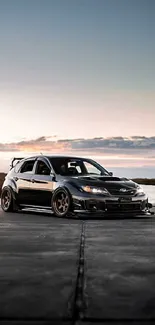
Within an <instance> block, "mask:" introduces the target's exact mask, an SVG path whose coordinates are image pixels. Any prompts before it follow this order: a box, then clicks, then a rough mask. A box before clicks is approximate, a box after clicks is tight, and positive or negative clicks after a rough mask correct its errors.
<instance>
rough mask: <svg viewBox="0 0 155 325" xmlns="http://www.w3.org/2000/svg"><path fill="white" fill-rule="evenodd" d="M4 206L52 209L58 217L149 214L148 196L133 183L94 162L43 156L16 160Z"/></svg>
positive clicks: (6, 184) (7, 180) (5, 188)
mask: <svg viewBox="0 0 155 325" xmlns="http://www.w3.org/2000/svg"><path fill="white" fill-rule="evenodd" d="M15 162H16V163H15ZM1 206H2V209H3V210H4V211H5V212H9V211H15V210H17V209H22V208H38V209H52V211H53V212H54V214H55V215H56V216H66V215H69V214H73V213H75V212H102V213H103V215H105V214H107V213H111V212H114V213H121V212H123V214H124V213H128V212H130V213H132V212H133V213H136V214H139V213H145V212H148V211H149V203H148V198H147V196H146V194H145V193H144V192H143V189H142V188H141V187H140V186H139V185H138V184H136V183H135V182H133V181H132V180H129V179H126V178H119V177H114V176H113V174H112V173H111V172H108V171H107V170H106V169H105V168H103V167H102V166H101V165H99V164H98V163H97V162H95V161H94V160H92V159H86V158H78V157H65V156H43V155H41V156H35V157H31V158H26V159H23V158H14V159H13V161H12V164H11V169H10V171H9V173H8V174H7V176H6V178H5V181H4V184H3V186H2V194H1Z"/></svg>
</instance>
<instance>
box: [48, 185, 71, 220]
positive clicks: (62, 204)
mask: <svg viewBox="0 0 155 325" xmlns="http://www.w3.org/2000/svg"><path fill="white" fill-rule="evenodd" d="M52 210H53V212H54V214H55V215H56V216H57V217H66V216H68V215H70V214H71V213H72V199H71V195H70V193H69V192H68V191H67V190H66V189H64V188H61V189H57V190H56V191H55V192H54V194H53V197H52Z"/></svg>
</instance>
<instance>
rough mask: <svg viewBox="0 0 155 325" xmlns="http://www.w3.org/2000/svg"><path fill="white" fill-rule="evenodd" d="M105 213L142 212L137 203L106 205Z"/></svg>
mask: <svg viewBox="0 0 155 325" xmlns="http://www.w3.org/2000/svg"><path fill="white" fill-rule="evenodd" d="M106 208H107V211H111V212H112V211H114V212H117V211H118V212H121V211H122V212H123V211H140V210H142V206H141V204H139V203H136V204H127V203H126V204H123V203H121V204H119V203H116V204H107V205H106Z"/></svg>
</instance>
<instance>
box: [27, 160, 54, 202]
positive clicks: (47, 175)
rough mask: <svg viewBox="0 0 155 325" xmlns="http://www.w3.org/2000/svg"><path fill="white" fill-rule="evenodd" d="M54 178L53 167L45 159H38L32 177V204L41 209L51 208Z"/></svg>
mask: <svg viewBox="0 0 155 325" xmlns="http://www.w3.org/2000/svg"><path fill="white" fill-rule="evenodd" d="M53 183H54V180H53V176H52V175H51V167H50V165H49V164H48V162H46V161H44V159H41V158H38V159H37V161H36V163H35V168H34V174H33V175H31V182H30V191H31V200H32V204H33V205H35V206H41V207H51V198H52V191H53Z"/></svg>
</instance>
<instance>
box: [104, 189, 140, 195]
mask: <svg viewBox="0 0 155 325" xmlns="http://www.w3.org/2000/svg"><path fill="white" fill-rule="evenodd" d="M108 192H109V193H110V194H111V195H114V196H122V195H123V196H127V195H130V196H134V195H135V193H136V191H135V190H128V191H126V192H121V191H120V190H119V189H110V190H109V189H108Z"/></svg>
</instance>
